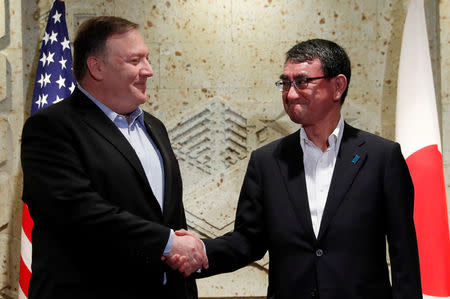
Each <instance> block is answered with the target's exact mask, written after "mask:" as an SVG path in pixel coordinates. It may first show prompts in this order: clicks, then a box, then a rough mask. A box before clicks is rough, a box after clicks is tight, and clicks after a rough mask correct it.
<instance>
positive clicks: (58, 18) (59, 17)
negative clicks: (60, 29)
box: [52, 11, 61, 24]
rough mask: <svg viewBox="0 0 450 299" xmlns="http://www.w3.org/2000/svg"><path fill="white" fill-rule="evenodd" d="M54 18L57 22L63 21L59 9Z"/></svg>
mask: <svg viewBox="0 0 450 299" xmlns="http://www.w3.org/2000/svg"><path fill="white" fill-rule="evenodd" d="M52 18H53V19H54V20H55V24H56V23H58V22H61V14H60V13H58V11H56V12H55V14H54V15H53V17H52Z"/></svg>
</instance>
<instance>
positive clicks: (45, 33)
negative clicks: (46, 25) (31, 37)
mask: <svg viewBox="0 0 450 299" xmlns="http://www.w3.org/2000/svg"><path fill="white" fill-rule="evenodd" d="M49 38H50V35H48V33H47V31H45V32H44V38H43V39H42V41H44V42H45V45H47V43H48V39H49Z"/></svg>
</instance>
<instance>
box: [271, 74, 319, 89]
mask: <svg viewBox="0 0 450 299" xmlns="http://www.w3.org/2000/svg"><path fill="white" fill-rule="evenodd" d="M324 78H327V76H322V77H314V78H309V77H302V78H298V79H294V80H293V81H289V80H278V81H277V82H275V85H276V87H278V89H279V90H280V91H281V92H286V91H289V90H290V89H291V84H292V83H294V86H295V88H297V90H301V89H305V88H306V87H308V83H309V82H311V81H313V80H318V79H324Z"/></svg>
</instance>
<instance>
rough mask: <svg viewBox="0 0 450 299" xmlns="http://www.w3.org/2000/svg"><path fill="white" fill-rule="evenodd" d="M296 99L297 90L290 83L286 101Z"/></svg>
mask: <svg viewBox="0 0 450 299" xmlns="http://www.w3.org/2000/svg"><path fill="white" fill-rule="evenodd" d="M297 97H298V90H297V88H295V86H294V84H293V83H292V84H291V86H290V88H289V90H288V91H287V94H286V98H287V99H288V100H291V99H296V98H297Z"/></svg>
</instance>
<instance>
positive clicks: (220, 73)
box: [160, 42, 290, 89]
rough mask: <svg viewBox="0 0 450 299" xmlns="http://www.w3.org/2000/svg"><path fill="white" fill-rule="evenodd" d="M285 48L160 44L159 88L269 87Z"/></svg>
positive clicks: (241, 45) (275, 75)
mask: <svg viewBox="0 0 450 299" xmlns="http://www.w3.org/2000/svg"><path fill="white" fill-rule="evenodd" d="M289 47H290V46H289ZM287 48H288V46H287V45H286V44H281V45H270V47H267V45H266V44H265V43H231V42H223V43H215V44H210V43H176V44H163V45H162V46H161V67H160V72H161V79H160V84H161V85H160V88H161V89H173V88H181V89H186V88H194V89H197V88H200V89H211V88H240V87H246V88H261V87H266V86H272V85H273V84H274V82H275V81H276V80H277V78H278V76H279V75H280V74H281V72H282V64H283V61H284V52H285V51H287Z"/></svg>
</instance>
